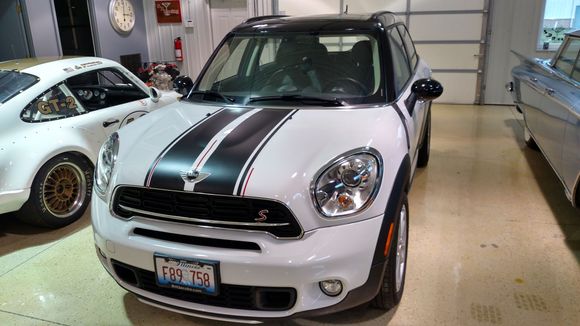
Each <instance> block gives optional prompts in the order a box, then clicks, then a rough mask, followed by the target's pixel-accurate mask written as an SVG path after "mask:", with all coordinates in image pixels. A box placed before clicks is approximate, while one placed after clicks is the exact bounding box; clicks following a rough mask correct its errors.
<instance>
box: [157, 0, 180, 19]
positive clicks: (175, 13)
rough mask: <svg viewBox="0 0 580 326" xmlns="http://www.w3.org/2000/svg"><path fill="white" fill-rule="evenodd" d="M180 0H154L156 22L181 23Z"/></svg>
mask: <svg viewBox="0 0 580 326" xmlns="http://www.w3.org/2000/svg"><path fill="white" fill-rule="evenodd" d="M179 1H180V0H155V12H156V13H157V23H159V24H165V23H181V5H180V3H179Z"/></svg>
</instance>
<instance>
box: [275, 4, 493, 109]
mask: <svg viewBox="0 0 580 326" xmlns="http://www.w3.org/2000/svg"><path fill="white" fill-rule="evenodd" d="M489 1H490V0H437V1H434V0H391V1H386V0H340V1H339V0H334V1H332V0H320V1H311V2H308V4H307V5H306V4H305V3H304V2H301V1H298V2H296V1H291V0H279V10H280V12H281V13H282V12H285V13H286V14H291V15H313V14H319V13H338V12H340V10H339V9H333V8H336V7H337V6H338V8H340V5H341V3H342V4H344V5H345V6H346V5H348V12H349V13H352V14H354V13H372V12H376V11H382V10H389V11H392V12H394V13H395V14H396V15H397V16H398V17H399V18H400V19H401V20H402V21H404V22H405V23H406V24H407V26H408V27H409V30H410V32H411V35H412V37H413V39H414V41H415V44H416V47H417V50H418V52H419V55H420V56H421V57H422V58H423V59H424V60H426V61H427V62H428V63H429V64H430V66H431V68H432V69H433V77H434V78H435V79H437V80H439V81H440V82H442V83H443V86H444V87H445V92H444V93H443V95H442V96H441V97H440V98H439V99H438V100H437V101H438V102H443V103H462V104H472V103H479V102H480V95H481V88H482V86H483V73H482V72H483V68H484V65H485V60H484V58H485V50H486V47H485V41H482V38H485V36H486V33H485V31H484V32H483V33H482V30H483V29H485V28H486V26H485V25H484V23H485V22H487V15H488V12H487V7H486V5H487V4H488V2H489ZM301 4H302V5H301ZM333 10H334V11H333ZM482 44H483V46H482Z"/></svg>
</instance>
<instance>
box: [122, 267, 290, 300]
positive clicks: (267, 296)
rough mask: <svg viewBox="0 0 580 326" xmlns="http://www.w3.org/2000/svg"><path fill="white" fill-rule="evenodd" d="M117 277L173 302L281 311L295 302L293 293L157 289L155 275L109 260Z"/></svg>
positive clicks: (233, 288) (238, 287)
mask: <svg viewBox="0 0 580 326" xmlns="http://www.w3.org/2000/svg"><path fill="white" fill-rule="evenodd" d="M111 263H112V264H113V269H114V270H115V273H116V274H117V276H118V277H119V278H120V279H121V280H123V281H124V282H126V283H129V284H131V285H133V286H136V287H138V288H140V289H143V290H145V291H148V292H151V293H155V294H158V295H162V296H164V297H169V298H173V299H177V300H182V301H187V302H193V303H198V304H203V305H209V306H217V307H224V308H232V309H244V310H263V311H284V310H289V309H291V308H292V307H293V306H294V304H295V303H296V290H295V289H293V288H274V287H258V286H244V285H231V284H220V285H219V294H218V295H217V296H211V295H206V294H201V293H195V292H189V291H183V290H178V289H172V288H165V287H159V286H157V283H156V282H155V273H154V272H150V271H147V270H144V269H140V268H137V267H133V266H130V265H127V264H123V263H121V262H118V261H115V260H111Z"/></svg>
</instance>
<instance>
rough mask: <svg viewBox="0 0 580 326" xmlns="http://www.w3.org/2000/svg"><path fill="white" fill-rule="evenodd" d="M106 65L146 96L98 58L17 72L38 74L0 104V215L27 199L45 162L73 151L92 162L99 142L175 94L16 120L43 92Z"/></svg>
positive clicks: (172, 99)
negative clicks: (110, 123)
mask: <svg viewBox="0 0 580 326" xmlns="http://www.w3.org/2000/svg"><path fill="white" fill-rule="evenodd" d="M87 63H89V65H88V66H86V64H87ZM83 65H84V66H83ZM85 66H86V67H85ZM75 67H79V69H76V68H75ZM108 67H113V68H116V69H118V70H120V71H121V72H123V73H124V75H125V76H126V77H128V78H129V79H130V80H131V81H132V82H133V83H134V85H136V86H137V87H139V88H140V89H141V90H142V91H143V92H145V93H146V94H149V88H148V87H147V86H146V85H145V84H144V83H143V82H142V81H140V80H139V79H137V78H136V77H135V76H134V75H133V74H131V73H130V72H129V71H128V70H127V69H125V68H124V67H122V66H121V65H120V64H118V63H117V62H114V61H111V60H107V59H103V58H92V57H88V58H87V57H81V58H73V59H62V60H58V61H52V62H48V63H43V64H40V65H36V66H32V67H30V68H25V69H23V70H21V72H23V73H28V74H32V75H35V76H38V77H39V81H38V82H37V83H36V84H34V85H32V86H31V87H30V88H28V89H26V90H25V91H23V92H22V93H20V94H18V95H16V96H15V97H13V98H11V99H9V100H8V101H7V102H5V103H3V104H0V130H1V134H0V135H1V137H0V214H2V213H7V212H11V211H16V210H19V209H20V208H21V206H22V205H23V204H24V203H25V202H26V200H28V197H29V194H30V187H31V185H32V182H33V179H34V177H35V175H36V173H37V172H38V170H39V169H40V167H42V165H43V164H44V163H46V162H47V161H48V160H50V159H52V158H53V157H55V156H57V155H59V154H63V153H67V152H77V153H81V154H82V155H84V156H85V157H87V158H88V159H89V160H90V161H91V162H92V163H93V164H94V163H95V160H96V157H97V154H98V151H99V148H100V146H101V144H102V143H103V141H104V140H105V139H106V138H107V137H108V136H109V135H110V134H111V133H112V132H114V131H117V130H118V129H119V128H120V127H122V126H124V125H126V124H127V120H128V119H127V118H137V117H140V116H141V115H142V114H145V113H148V112H150V111H152V110H155V109H157V108H160V107H163V106H165V105H167V104H169V103H172V102H175V101H176V100H177V94H176V93H175V94H169V93H168V94H167V96H162V97H161V98H160V99H159V101H158V102H157V103H154V102H153V101H152V100H151V98H145V99H142V100H138V101H132V102H128V103H125V104H121V105H117V106H112V107H107V108H103V109H100V110H96V111H92V112H88V113H85V114H82V115H78V116H74V117H69V118H64V119H58V120H54V121H45V122H32V123H30V122H24V121H22V120H21V118H20V114H21V112H22V110H23V109H24V108H25V107H26V106H27V105H28V104H29V103H31V102H32V101H33V100H34V99H35V98H36V97H37V96H39V95H40V94H41V93H43V92H45V91H46V90H47V89H49V88H51V87H53V86H54V85H56V84H58V83H60V82H62V81H63V80H65V79H67V78H69V77H72V76H75V75H78V74H81V73H85V72H87V71H91V70H95V69H102V68H108ZM64 69H67V70H69V71H70V69H72V71H71V72H67V71H65V70H64ZM116 119H118V120H119V121H120V123H117V124H115V125H113V126H110V127H108V128H104V127H103V122H104V121H109V120H116Z"/></svg>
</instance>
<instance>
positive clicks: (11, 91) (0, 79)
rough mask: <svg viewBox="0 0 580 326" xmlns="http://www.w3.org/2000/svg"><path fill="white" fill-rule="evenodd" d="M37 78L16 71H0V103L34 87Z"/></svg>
mask: <svg viewBox="0 0 580 326" xmlns="http://www.w3.org/2000/svg"><path fill="white" fill-rule="evenodd" d="M37 81H38V77H36V76H32V75H29V74H25V73H20V72H16V71H7V70H0V103H4V102H6V101H8V100H9V99H11V98H12V97H13V96H15V95H16V94H18V93H19V92H22V91H24V90H25V89H27V88H28V87H30V86H32V85H34V84H35V83H36V82H37Z"/></svg>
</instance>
